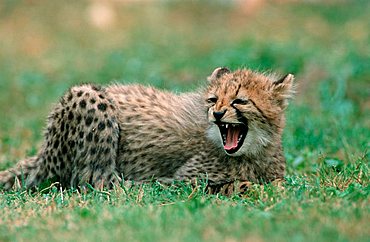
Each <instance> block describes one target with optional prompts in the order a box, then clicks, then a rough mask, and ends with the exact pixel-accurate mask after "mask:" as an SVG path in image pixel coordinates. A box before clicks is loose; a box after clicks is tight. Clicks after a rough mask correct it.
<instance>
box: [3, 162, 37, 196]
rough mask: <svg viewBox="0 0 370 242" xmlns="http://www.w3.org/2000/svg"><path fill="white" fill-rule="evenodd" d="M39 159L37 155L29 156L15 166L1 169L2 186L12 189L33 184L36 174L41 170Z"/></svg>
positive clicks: (5, 188)
mask: <svg viewBox="0 0 370 242" xmlns="http://www.w3.org/2000/svg"><path fill="white" fill-rule="evenodd" d="M39 160H40V159H39V158H38V157H37V156H33V157H29V158H26V159H24V160H21V161H19V162H18V163H17V165H16V166H15V167H12V168H10V169H8V170H5V171H1V172H0V188H1V189H4V190H10V189H12V188H21V187H24V186H25V187H29V186H32V184H33V183H34V182H35V181H34V177H35V174H37V173H39V170H40V166H39ZM26 178H27V179H26Z"/></svg>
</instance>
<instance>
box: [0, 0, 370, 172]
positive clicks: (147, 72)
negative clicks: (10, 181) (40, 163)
mask: <svg viewBox="0 0 370 242" xmlns="http://www.w3.org/2000/svg"><path fill="white" fill-rule="evenodd" d="M369 13H370V4H369V1H367V0H353V1H350V0H347V1H345V0H342V1H341V0H338V1H334V0H327V1H315V0H310V1H309V0H307V1H303V0H301V1H298V0H296V1H294V0H269V1H268V0H244V1H242V0H234V1H226V0H225V1H221V0H212V1H211V0H209V1H207V0H202V1H201V0H198V1H197V0H194V1H169V0H168V1H165V0H162V1H155V0H146V1H138V0H137V1H135V0H81V1H75V0H64V1H50V0H2V1H0V43H1V44H0V116H1V118H0V142H1V143H0V168H5V167H8V166H10V165H11V164H12V163H14V162H16V161H17V160H18V159H19V158H22V157H24V156H26V155H32V154H34V153H35V152H36V150H37V149H38V147H39V146H40V144H41V141H42V130H43V127H44V124H45V119H46V116H47V114H48V113H49V111H50V110H51V108H52V104H53V103H55V102H57V101H58V98H59V96H61V95H62V94H63V93H64V92H65V91H66V90H67V89H68V87H70V86H71V85H74V84H78V83H83V82H94V83H101V84H108V83H111V82H113V81H116V82H122V83H128V82H141V83H146V84H150V85H153V86H156V87H158V88H166V89H170V90H174V91H179V92H180V91H188V90H194V89H195V88H197V87H198V86H201V85H202V83H204V81H205V79H206V77H207V76H208V75H209V74H210V73H211V72H212V70H213V69H214V68H216V67H218V66H228V67H229V68H231V69H237V68H243V67H247V68H252V69H255V70H260V71H276V72H278V73H280V74H286V73H293V74H294V75H295V76H296V81H297V84H298V93H297V96H296V98H295V99H294V100H293V101H292V105H291V106H290V107H289V109H288V123H287V129H286V132H285V136H284V144H285V152H286V156H287V158H288V163H289V169H288V170H289V171H296V170H299V169H303V170H311V169H312V168H314V167H315V165H317V163H320V162H327V163H328V164H329V165H333V164H334V165H341V164H343V163H349V162H352V161H353V160H354V159H357V158H358V157H360V156H363V157H365V158H366V159H368V158H369V156H368V148H369V137H370V131H369V130H370V111H369V110H370V99H369V96H370V61H369V60H370V39H369V38H370V37H369V30H370V26H369V25H370V14H369Z"/></svg>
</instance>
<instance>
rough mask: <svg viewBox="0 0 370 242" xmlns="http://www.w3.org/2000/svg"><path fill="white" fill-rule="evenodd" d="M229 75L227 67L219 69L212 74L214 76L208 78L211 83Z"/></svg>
mask: <svg viewBox="0 0 370 242" xmlns="http://www.w3.org/2000/svg"><path fill="white" fill-rule="evenodd" d="M228 73H230V70H229V68H227V67H218V68H216V69H215V70H214V71H213V72H212V74H211V75H210V76H209V77H208V78H207V80H208V81H209V82H213V81H215V80H217V79H218V78H220V77H221V76H223V75H225V74H228Z"/></svg>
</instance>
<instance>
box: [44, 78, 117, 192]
mask: <svg viewBox="0 0 370 242" xmlns="http://www.w3.org/2000/svg"><path fill="white" fill-rule="evenodd" d="M115 111H116V108H115V106H114V102H113V100H112V99H111V98H110V97H109V93H107V92H106V91H105V90H104V89H103V88H98V87H95V86H92V85H81V86H76V87H72V88H71V89H70V90H69V92H67V94H66V95H65V96H64V97H63V98H62V99H61V101H60V104H59V107H58V108H57V109H56V110H55V111H54V112H53V113H52V114H51V116H50V119H51V120H52V122H49V123H51V124H52V125H51V126H49V127H48V130H50V131H49V132H50V134H51V135H49V136H51V137H50V138H49V141H47V144H49V146H50V147H52V148H51V149H49V150H48V149H46V152H47V153H54V155H55V154H56V155H55V156H56V157H57V158H56V159H55V161H54V160H53V161H52V162H54V163H56V170H54V171H51V172H54V173H56V174H57V175H58V176H59V177H60V178H61V181H62V183H64V184H66V185H69V186H77V185H81V184H84V183H90V184H91V185H93V186H94V187H96V188H100V187H102V186H104V185H109V184H110V183H111V182H113V181H114V180H115V179H117V176H116V174H115V172H116V159H117V153H118V141H119V126H118V123H117V121H116V118H115V116H116V114H115ZM47 156H48V157H49V158H50V155H47ZM49 162H50V160H49V161H47V163H49ZM49 172H50V171H49Z"/></svg>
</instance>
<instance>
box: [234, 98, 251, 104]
mask: <svg viewBox="0 0 370 242" xmlns="http://www.w3.org/2000/svg"><path fill="white" fill-rule="evenodd" d="M247 103H248V99H246V98H237V99H234V101H232V102H231V105H235V104H240V105H246V104H247Z"/></svg>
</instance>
